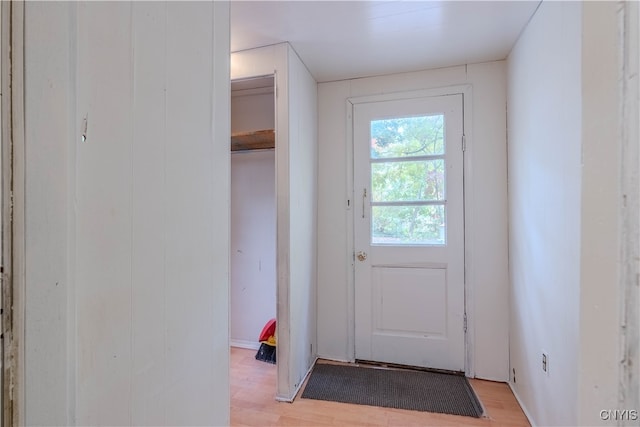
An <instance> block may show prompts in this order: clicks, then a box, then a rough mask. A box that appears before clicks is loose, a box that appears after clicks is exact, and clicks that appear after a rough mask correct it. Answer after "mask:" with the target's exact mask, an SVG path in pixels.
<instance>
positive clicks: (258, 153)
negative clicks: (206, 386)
mask: <svg viewBox="0 0 640 427" xmlns="http://www.w3.org/2000/svg"><path fill="white" fill-rule="evenodd" d="M274 81H275V78H274V76H273V75H271V76H263V77H256V78H249V79H241V80H232V82H231V135H232V136H231V232H230V279H231V280H230V287H231V291H230V344H231V346H232V347H235V348H244V349H249V350H251V351H257V350H258V348H259V346H260V342H259V336H260V332H261V330H262V328H263V327H264V326H265V324H266V323H267V322H269V320H271V319H274V318H276V307H277V271H276V270H277V269H276V259H277V258H276V254H277V248H276V219H277V211H276V167H275V90H274V85H275V82H274ZM265 369H273V370H275V367H267V366H265ZM274 393H275V384H274Z"/></svg>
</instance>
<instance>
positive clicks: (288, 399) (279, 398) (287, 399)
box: [276, 357, 318, 403]
mask: <svg viewBox="0 0 640 427" xmlns="http://www.w3.org/2000/svg"><path fill="white" fill-rule="evenodd" d="M317 361H318V358H317V357H316V358H315V359H314V360H313V363H312V364H311V366H309V369H308V370H307V373H306V374H304V377H302V380H301V381H300V384H298V387H296V389H295V391H294V392H293V396H292V397H283V396H276V401H278V402H286V403H293V401H294V400H296V397H297V396H298V393H300V389H301V388H302V385H303V384H304V383H305V381H307V378H308V377H309V375H310V374H311V371H312V370H313V367H314V366H316V362H317Z"/></svg>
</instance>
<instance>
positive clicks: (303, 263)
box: [276, 46, 318, 397]
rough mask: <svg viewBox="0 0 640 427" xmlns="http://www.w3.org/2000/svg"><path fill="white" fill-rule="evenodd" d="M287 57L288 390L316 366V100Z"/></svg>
mask: <svg viewBox="0 0 640 427" xmlns="http://www.w3.org/2000/svg"><path fill="white" fill-rule="evenodd" d="M288 57H289V61H288V68H289V72H288V77H289V124H290V128H289V176H290V181H289V197H290V200H289V209H290V212H291V215H290V226H291V228H290V230H291V231H290V235H289V238H290V264H289V272H290V277H289V298H288V299H289V304H290V328H291V329H290V339H289V343H290V352H291V359H290V371H289V384H290V387H291V388H292V389H298V388H299V387H300V386H301V385H302V381H303V379H304V376H305V375H306V373H307V371H308V370H309V368H310V367H311V364H312V363H313V361H314V360H315V349H316V277H317V271H316V267H317V249H316V248H317V200H318V184H317V171H318V167H317V163H318V136H317V135H318V110H317V108H318V107H317V105H318V96H317V84H316V81H315V80H314V79H313V77H312V76H311V74H310V73H309V71H308V70H307V68H306V67H305V65H304V64H303V63H302V61H301V60H300V58H299V57H298V55H297V54H296V53H295V51H294V50H293V49H292V48H291V46H288ZM276 144H277V142H276ZM292 397H293V396H292Z"/></svg>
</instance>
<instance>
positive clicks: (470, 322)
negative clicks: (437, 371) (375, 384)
mask: <svg viewBox="0 0 640 427" xmlns="http://www.w3.org/2000/svg"><path fill="white" fill-rule="evenodd" d="M471 89H472V88H471V85H468V84H467V85H455V86H447V87H442V88H435V89H423V90H414V91H407V92H393V93H385V94H380V95H370V96H358V97H351V98H347V102H346V111H347V114H346V129H347V135H346V140H347V144H346V153H345V154H346V159H347V183H346V184H347V195H348V197H349V200H347V218H346V220H347V251H346V256H347V257H348V258H347V259H349V273H348V275H347V307H348V309H349V315H348V321H349V331H348V337H347V338H348V340H347V357H348V359H349V361H351V362H354V361H355V335H356V327H355V314H356V313H355V234H354V233H355V227H354V224H355V214H356V213H355V211H356V210H355V209H353V205H354V200H355V198H354V188H353V179H354V175H353V174H354V164H353V162H354V155H353V149H354V140H353V106H354V105H355V104H361V103H367V102H383V101H395V100H401V99H412V98H425V97H430V96H442V95H458V94H461V95H462V99H463V112H462V115H463V119H462V123H463V134H464V136H465V145H466V148H465V152H464V159H463V162H464V167H463V171H464V179H463V182H464V181H466V180H467V179H470V178H471V177H472V176H473V171H472V165H471V160H470V159H471V158H472V156H471V155H469V154H470V152H471V150H472V147H473V139H472V135H471V123H472V115H471V114H472V112H471V105H472V103H471V97H472V93H471V92H472V90H471ZM463 187H464V188H463V193H464V196H463V197H464V223H465V230H464V246H465V248H464V276H465V280H464V295H465V302H464V307H465V313H466V319H467V330H466V334H465V375H466V376H467V377H475V363H474V357H473V355H474V346H475V313H474V304H473V303H474V301H475V298H474V294H473V284H472V283H470V278H471V277H472V276H471V275H470V274H469V273H470V270H471V268H472V263H471V261H472V256H471V254H470V253H469V249H468V248H471V247H473V245H472V242H473V230H471V229H470V228H469V227H468V224H469V223H470V221H468V219H469V218H470V217H471V216H472V214H473V212H472V209H471V203H470V200H469V198H470V195H469V194H467V191H466V186H464V185H463Z"/></svg>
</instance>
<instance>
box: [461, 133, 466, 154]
mask: <svg viewBox="0 0 640 427" xmlns="http://www.w3.org/2000/svg"><path fill="white" fill-rule="evenodd" d="M466 150H467V137H466V135H464V134H462V151H463V152H464V151H466Z"/></svg>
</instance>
